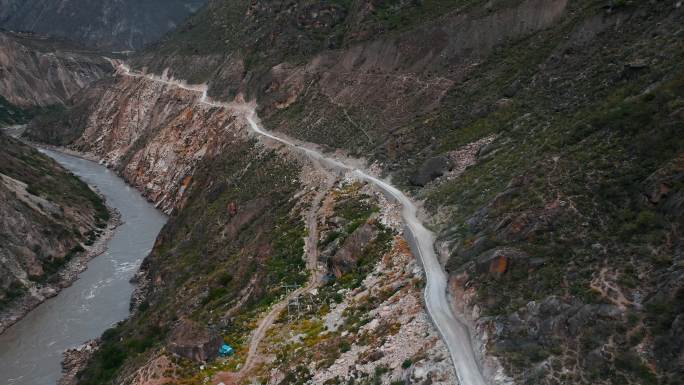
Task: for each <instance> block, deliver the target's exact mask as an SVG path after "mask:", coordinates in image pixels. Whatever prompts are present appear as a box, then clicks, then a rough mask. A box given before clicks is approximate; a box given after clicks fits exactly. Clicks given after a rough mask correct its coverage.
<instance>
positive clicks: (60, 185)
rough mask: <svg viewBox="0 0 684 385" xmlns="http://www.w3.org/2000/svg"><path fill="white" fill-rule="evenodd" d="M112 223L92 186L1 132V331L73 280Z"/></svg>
mask: <svg viewBox="0 0 684 385" xmlns="http://www.w3.org/2000/svg"><path fill="white" fill-rule="evenodd" d="M108 220H109V212H108V211H107V208H106V207H105V206H104V204H103V202H102V200H101V199H100V197H99V196H98V195H97V194H95V193H94V192H93V191H91V190H90V188H89V187H88V186H87V185H85V184H84V183H83V182H81V181H80V180H78V179H77V178H76V177H75V176H73V175H71V174H70V173H68V172H67V171H65V170H64V169H63V168H61V167H60V166H59V165H57V164H56V163H55V162H54V161H53V160H51V159H50V158H48V157H46V156H44V155H42V154H40V153H39V152H38V151H36V150H34V149H32V148H31V147H29V146H27V145H26V144H23V143H21V142H19V141H18V140H15V139H12V138H10V137H8V136H6V135H5V134H4V133H2V132H0V261H1V262H0V332H1V331H2V330H4V329H5V328H6V327H7V326H9V325H10V324H11V323H13V322H14V321H16V319H17V317H19V316H21V315H22V314H23V313H24V312H25V311H27V310H29V309H31V308H32V307H35V306H36V305H37V304H38V303H40V302H42V301H43V300H45V298H47V297H50V296H52V295H54V294H56V292H57V290H59V289H60V288H61V286H62V285H64V284H65V283H67V282H69V281H70V280H71V279H72V275H73V272H72V271H70V270H73V269H74V268H76V267H77V266H75V265H74V264H77V263H79V260H83V259H84V258H85V257H86V256H87V253H88V252H89V251H88V250H86V248H87V249H90V247H89V246H91V245H92V244H93V242H94V241H95V240H96V239H97V237H98V236H99V234H100V233H101V232H102V231H103V230H102V229H104V228H105V227H106V226H107V221H108ZM68 264H71V265H72V266H71V267H70V268H69V269H66V270H65V266H67V265H68Z"/></svg>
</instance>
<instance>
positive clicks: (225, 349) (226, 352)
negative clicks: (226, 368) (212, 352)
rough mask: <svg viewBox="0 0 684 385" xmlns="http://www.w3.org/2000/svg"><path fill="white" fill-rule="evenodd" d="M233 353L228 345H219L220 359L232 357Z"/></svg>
mask: <svg viewBox="0 0 684 385" xmlns="http://www.w3.org/2000/svg"><path fill="white" fill-rule="evenodd" d="M233 353H235V350H233V348H232V347H231V346H230V345H228V344H223V345H221V348H220V349H219V355H220V356H221V357H228V356H232V355H233Z"/></svg>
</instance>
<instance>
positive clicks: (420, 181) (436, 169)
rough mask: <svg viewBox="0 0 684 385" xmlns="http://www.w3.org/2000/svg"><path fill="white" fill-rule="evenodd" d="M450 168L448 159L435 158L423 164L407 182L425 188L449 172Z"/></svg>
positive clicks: (444, 157) (441, 156)
mask: <svg viewBox="0 0 684 385" xmlns="http://www.w3.org/2000/svg"><path fill="white" fill-rule="evenodd" d="M451 167H452V164H451V160H450V159H449V158H447V157H446V156H443V155H440V156H435V157H433V158H430V159H428V160H426V161H425V162H423V164H422V165H421V166H420V168H419V169H418V170H417V171H416V172H415V173H414V174H413V175H411V177H410V178H409V181H410V182H411V184H413V185H416V186H425V185H426V184H428V183H430V182H431V181H433V180H435V179H436V178H439V177H440V176H442V175H444V173H446V172H447V171H449V170H451Z"/></svg>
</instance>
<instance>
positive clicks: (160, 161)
mask: <svg viewBox="0 0 684 385" xmlns="http://www.w3.org/2000/svg"><path fill="white" fill-rule="evenodd" d="M682 25H684V8H682V7H681V3H680V2H678V1H659V2H653V3H644V2H631V1H620V2H613V1H596V0H584V1H579V0H578V1H566V0H552V1H540V0H526V1H520V0H501V1H488V2H480V1H466V0H461V1H428V0H425V1H419V2H416V1H404V0H396V1H362V0H358V1H326V2H313V3H312V2H307V1H229V0H214V1H210V2H209V3H208V4H207V5H206V7H205V8H203V9H202V10H201V11H200V12H198V13H197V14H195V15H193V16H192V17H191V18H190V19H189V20H188V21H187V22H186V23H185V24H183V25H181V26H180V27H179V28H178V29H176V30H175V31H174V32H172V33H171V34H170V35H168V36H167V37H166V38H165V39H164V40H162V41H161V42H160V43H158V44H156V45H155V46H153V47H150V48H148V49H147V50H145V51H144V52H141V53H140V54H138V55H136V56H135V57H133V58H132V59H131V61H130V64H131V65H132V66H133V67H134V69H136V70H138V71H145V72H147V73H148V74H154V76H152V75H149V76H131V75H130V74H128V73H126V72H125V71H122V70H121V69H120V71H119V74H118V76H116V77H115V78H108V79H105V80H102V81H99V82H97V83H96V84H95V85H94V86H93V87H92V88H90V89H88V90H87V91H85V92H82V93H79V94H78V95H76V96H75V97H74V98H73V99H72V100H71V102H70V105H69V107H68V108H67V109H65V110H64V111H61V112H60V113H58V114H54V115H53V116H48V117H44V118H43V119H42V120H40V121H38V122H36V123H33V124H32V125H31V126H30V127H29V129H28V135H29V137H31V138H32V139H36V140H43V141H52V142H54V143H58V144H68V146H69V147H71V148H73V149H76V150H79V151H83V152H88V153H91V154H93V155H95V156H97V157H99V158H100V159H102V160H103V162H104V163H105V164H107V165H108V166H110V167H112V168H113V169H115V170H116V171H117V172H119V173H120V174H121V175H122V176H123V177H124V178H125V179H126V180H127V181H128V182H129V183H131V184H132V185H133V186H135V187H137V188H138V189H140V190H141V191H142V192H143V194H144V195H145V196H146V197H148V198H149V199H150V200H152V201H154V202H155V203H156V204H157V205H158V206H159V207H160V208H162V209H163V210H165V211H166V212H168V213H171V214H172V217H171V219H170V221H169V224H168V225H167V226H166V228H165V229H164V230H162V233H161V234H160V237H159V239H158V241H157V244H156V245H155V248H154V250H153V251H152V253H151V254H150V256H149V257H148V258H147V259H146V260H145V262H144V264H143V267H142V274H141V277H140V280H141V282H142V284H141V288H140V293H139V294H140V296H139V297H138V302H137V305H136V311H135V313H134V315H133V316H132V317H131V318H130V319H129V320H127V321H125V322H123V323H121V324H119V325H117V326H116V327H115V328H113V329H111V330H110V331H108V332H107V333H105V335H104V336H103V337H102V341H101V348H100V350H99V351H98V353H96V354H95V355H94V356H93V357H91V358H90V361H89V363H88V365H87V367H86V368H85V369H84V370H83V371H82V372H81V373H80V375H79V383H82V384H96V383H97V384H100V383H112V382H113V383H136V384H156V383H159V384H161V383H165V382H174V381H175V382H180V383H198V384H199V383H205V380H206V381H209V382H211V383H218V382H224V383H249V381H250V380H251V379H258V380H259V381H262V382H263V383H269V384H296V383H307V381H308V382H312V383H326V384H335V383H347V382H348V381H349V380H350V379H353V381H354V382H353V383H405V382H407V381H408V382H409V383H426V384H427V383H439V382H443V383H454V382H455V381H456V380H455V379H454V376H455V375H456V374H455V373H453V371H452V368H451V367H450V366H449V365H443V363H444V362H447V363H448V361H449V360H448V358H447V357H448V355H447V351H446V349H445V347H444V345H443V344H441V340H439V339H438V338H436V337H437V336H439V334H438V333H437V331H436V330H435V328H434V327H433V326H432V325H431V324H430V323H429V321H428V315H427V313H426V312H425V309H424V308H423V307H422V304H421V301H420V295H419V293H420V289H422V287H423V285H424V284H425V282H424V277H423V275H422V273H421V270H420V268H419V267H418V266H416V265H415V262H412V261H414V259H413V257H412V255H411V251H410V248H409V247H408V246H407V244H406V241H407V240H406V239H405V234H404V233H403V229H402V226H401V223H400V222H399V221H398V218H399V216H398V214H397V211H398V208H397V207H396V204H394V203H393V202H388V201H387V200H385V199H384V198H383V196H382V195H378V194H376V193H375V191H373V190H372V189H371V188H370V186H368V185H364V184H363V183H358V181H354V179H353V176H352V175H342V174H340V173H336V172H333V171H331V170H329V169H327V168H326V167H322V166H321V165H320V164H317V161H315V160H311V159H308V158H307V157H305V156H302V154H301V153H299V152H296V151H292V150H290V149H288V148H286V147H285V146H281V145H278V144H277V143H272V142H271V141H265V142H263V141H259V140H258V138H256V137H254V136H252V135H250V132H249V130H248V129H247V124H246V121H245V117H244V113H243V112H242V110H240V108H233V109H231V108H218V107H213V106H212V105H210V104H206V103H202V100H203V98H202V91H203V90H204V88H203V87H202V86H199V84H206V86H207V88H208V95H209V96H210V97H211V98H213V99H214V100H223V101H226V102H231V101H232V102H233V103H234V104H235V105H236V106H244V104H245V103H244V101H245V100H246V101H248V102H250V101H254V102H256V105H257V109H256V110H257V113H258V116H259V117H260V119H261V122H262V124H263V126H264V127H265V128H266V129H267V130H270V131H272V132H275V133H278V135H288V136H289V137H291V138H293V139H294V140H298V141H300V142H305V143H307V145H308V146H311V148H313V146H316V148H320V149H322V150H324V151H327V153H329V154H330V155H331V156H332V155H335V156H339V157H351V158H357V159H359V160H360V164H365V165H364V168H366V169H370V170H372V171H373V172H375V173H377V174H378V175H381V176H384V177H387V178H391V180H392V181H393V183H394V184H395V185H397V186H399V187H401V188H402V189H403V190H404V191H406V192H410V193H411V194H412V195H413V197H414V199H415V200H417V201H421V202H422V203H423V209H424V217H425V218H426V222H427V223H428V224H429V226H430V227H431V229H432V230H433V231H434V232H435V233H436V235H437V242H436V245H435V246H436V249H437V251H438V253H439V255H440V258H441V261H442V263H443V264H444V266H445V268H446V270H447V272H448V274H449V278H450V281H449V282H450V298H451V300H452V305H453V307H454V308H455V309H457V310H458V312H459V314H461V318H463V320H464V322H466V323H467V324H468V326H469V328H470V331H471V335H472V344H473V346H474V348H475V350H476V355H477V356H478V359H479V361H480V363H481V366H482V368H483V372H484V374H485V376H486V378H487V379H488V381H489V382H491V383H516V384H567V383H573V384H651V383H658V384H675V383H677V382H678V380H677V378H681V376H682V374H683V373H682V369H681V365H679V363H680V362H681V360H682V357H683V354H684V352H683V351H682V349H683V347H684V329H683V328H682V319H683V318H682V313H683V312H682V310H683V309H682V304H683V303H684V301H683V300H682V299H683V297H684V288H683V287H682V285H683V284H682V282H684V280H683V279H682V278H683V274H684V272H683V268H684V262H683V260H682V258H683V252H682V247H684V245H683V244H682V239H684V238H683V236H682V235H683V234H682V225H684V211H683V210H684V192H683V191H682V187H683V186H684V185H683V184H682V181H684V163H683V162H684V158H683V157H684V151H683V150H684V137H683V136H682V135H681V133H682V132H683V130H684V66H683V65H682V63H684V43H683V42H684V40H683V39H682V37H683V36H684V29H683V28H682ZM173 78H175V79H182V80H184V81H186V82H187V83H184V84H183V83H180V82H174V81H172V80H173ZM178 84H181V85H183V87H184V88H183V87H179V86H178ZM188 84H190V85H188ZM192 84H195V85H197V86H192ZM53 123H54V124H53ZM63 130H66V131H63ZM312 170H315V171H312ZM329 181H332V182H329ZM319 194H320V195H319ZM312 229H316V232H313V231H312ZM307 245H309V246H307ZM311 245H314V247H310V246H311ZM312 255H313V256H314V258H313V259H314V262H315V263H313V264H311V263H308V264H307V260H308V259H309V258H311V256H312ZM307 267H308V269H307ZM306 272H308V274H305V273H306ZM318 273H321V274H324V275H325V277H326V278H325V279H324V280H321V281H320V282H319V283H318V284H316V285H313V286H312V282H314V283H315V282H316V280H312V275H313V276H314V277H315V275H316V274H318ZM302 287H304V288H305V289H307V290H304V292H298V293H297V296H295V298H290V297H288V295H289V294H288V293H289V291H288V290H294V288H302ZM297 290H300V289H297ZM283 299H287V301H285V305H287V306H285V305H280V304H282V303H283V302H281V301H282V300H283ZM295 299H296V310H295V308H293V306H294V305H293V304H292V300H295ZM302 304H303V305H302ZM278 306H285V308H282V309H281V308H279V307H278ZM302 306H303V307H302ZM273 309H276V310H278V309H280V310H282V311H281V312H276V313H277V316H275V317H274V319H270V318H269V315H270V314H271V312H273V311H274V310H273ZM263 320H269V321H273V322H270V323H269V324H268V325H266V324H263V322H264V321H263ZM262 325H263V328H264V329H265V332H264V333H263V338H262V339H261V341H264V343H260V344H259V343H257V345H258V346H256V347H255V346H254V345H253V343H254V341H259V339H258V338H255V336H256V337H262V336H261V335H260V334H259V333H258V331H259V330H261V326H262ZM184 335H196V336H197V338H194V339H192V340H191V341H187V340H186V339H184V338H182V337H183V336H184ZM216 338H222V339H223V340H224V341H226V342H228V343H230V344H231V345H233V346H235V347H236V350H237V354H236V355H235V356H233V357H231V358H228V359H218V360H215V359H214V357H213V355H215V353H216V352H215V350H216V349H214V348H213V347H214V345H213V344H214V342H212V341H215V340H216ZM408 346H411V347H415V350H409V349H404V348H405V347H408ZM250 351H252V352H255V351H256V352H258V354H257V356H258V357H260V360H259V362H257V363H252V361H250V359H251V358H250V357H251V356H249V353H250ZM171 353H175V354H171ZM197 361H209V364H207V365H202V366H200V364H199V363H197ZM243 365H244V367H246V368H247V369H244V370H243V369H241V368H243Z"/></svg>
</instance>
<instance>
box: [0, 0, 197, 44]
mask: <svg viewBox="0 0 684 385" xmlns="http://www.w3.org/2000/svg"><path fill="white" fill-rule="evenodd" d="M204 2H205V0H142V1H140V0H137V1H132V0H106V1H102V0H99V1H97V0H61V1H51V0H2V1H0V27H2V28H5V29H9V30H14V31H27V32H34V33H40V34H47V35H52V36H58V37H62V38H68V39H70V40H73V41H78V42H80V43H83V44H86V45H88V46H91V47H97V48H102V49H108V50H119V51H123V50H137V49H140V48H142V47H143V46H144V45H145V44H148V43H151V42H153V41H156V40H157V39H159V38H160V37H161V36H162V35H164V33H166V32H168V31H170V30H171V29H173V28H174V27H175V26H176V25H178V24H179V23H181V22H182V21H183V20H184V19H185V18H186V17H188V15H190V14H191V13H193V12H195V11H196V10H197V9H198V8H200V7H201V6H202V4H203V3H204Z"/></svg>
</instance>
